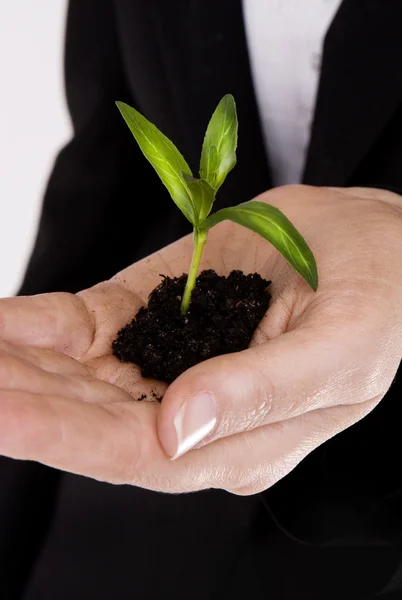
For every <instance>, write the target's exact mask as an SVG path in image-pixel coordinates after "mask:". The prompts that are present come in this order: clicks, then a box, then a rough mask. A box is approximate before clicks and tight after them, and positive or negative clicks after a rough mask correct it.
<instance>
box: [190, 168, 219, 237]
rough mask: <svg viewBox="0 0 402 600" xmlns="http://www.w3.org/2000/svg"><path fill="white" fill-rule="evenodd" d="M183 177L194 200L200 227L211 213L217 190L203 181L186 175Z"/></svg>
mask: <svg viewBox="0 0 402 600" xmlns="http://www.w3.org/2000/svg"><path fill="white" fill-rule="evenodd" d="M183 177H184V179H185V181H186V183H187V187H188V190H189V192H190V195H191V198H192V202H193V207H194V212H195V219H196V221H197V225H198V223H201V222H202V221H203V220H204V219H206V217H207V216H208V215H209V213H210V212H211V208H212V205H213V203H214V200H215V190H214V189H212V188H211V186H210V185H209V183H208V182H206V181H204V180H203V179H196V178H195V177H192V176H191V175H187V174H186V173H183Z"/></svg>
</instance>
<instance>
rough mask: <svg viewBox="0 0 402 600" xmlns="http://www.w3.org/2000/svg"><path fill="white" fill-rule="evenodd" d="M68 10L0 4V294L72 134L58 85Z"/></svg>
mask: <svg viewBox="0 0 402 600" xmlns="http://www.w3.org/2000/svg"><path fill="white" fill-rule="evenodd" d="M82 1H83V2H85V0H82ZM66 5H67V2H66V0H8V1H7V0H1V1H0V296H9V295H12V294H14V293H15V292H16V291H17V289H18V286H19V284H20V281H21V278H22V276H23V272H24V269H25V266H26V262H27V259H28V257H29V253H30V251H31V247H32V244H33V241H34V235H35V232H36V226H37V219H38V214H39V209H40V206H41V202H42V196H43V191H44V187H45V185H46V182H47V179H48V176H49V173H50V170H51V167H52V163H53V161H54V158H55V155H56V153H57V151H58V150H59V149H60V147H61V146H62V145H63V144H64V143H65V142H66V141H67V140H68V138H69V136H70V135H71V128H70V122H69V118H68V115H67V109H66V105H65V99H64V82H63V43H64V29H65V12H66Z"/></svg>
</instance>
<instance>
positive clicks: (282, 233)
mask: <svg viewBox="0 0 402 600" xmlns="http://www.w3.org/2000/svg"><path fill="white" fill-rule="evenodd" d="M226 219H229V220H230V221H234V222H235V223H238V224H239V225H243V226H244V227H247V228H248V229H251V230H252V231H255V232H256V233H258V234H259V235H261V236H262V237H263V238H265V239H266V240H268V242H271V244H272V245H273V246H274V247H275V248H276V249H277V250H278V251H279V252H280V253H281V254H282V256H283V257H284V258H285V259H286V260H287V261H288V263H289V264H290V265H291V266H292V267H293V268H294V269H295V271H297V273H299V274H300V275H301V276H302V277H303V278H304V279H305V280H306V281H307V283H308V284H309V285H310V287H312V288H313V290H314V291H316V290H317V286H318V273H317V265H316V262H315V259H314V256H313V253H312V252H311V250H310V248H309V247H308V245H307V242H306V241H305V239H304V238H303V237H302V235H301V234H300V233H299V232H298V231H297V229H296V228H295V227H294V225H292V223H291V222H290V221H289V219H288V218H287V217H286V216H285V215H284V214H283V212H281V211H280V210H279V209H278V208H276V207H274V206H271V205H270V204H265V202H256V201H251V202H244V203H243V204H239V205H238V206H234V207H233V208H223V209H222V210H219V211H218V212H216V213H215V214H213V215H211V216H210V217H208V219H206V220H205V221H204V223H202V228H203V229H204V228H205V229H210V228H211V227H214V226H215V225H217V224H218V223H220V222H221V221H224V220H226Z"/></svg>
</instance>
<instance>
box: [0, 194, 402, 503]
mask: <svg viewBox="0 0 402 600" xmlns="http://www.w3.org/2000/svg"><path fill="white" fill-rule="evenodd" d="M258 200H260V201H264V202H269V203H271V204H274V205H275V206H277V207H278V208H280V209H281V210H282V211H283V212H284V213H285V214H286V215H287V216H288V217H289V218H290V220H291V221H292V222H293V223H294V224H295V226H296V227H297V228H298V229H299V230H300V231H301V232H302V234H303V235H304V237H305V238H306V240H307V242H308V243H309V245H310V247H311V248H312V250H313V253H314V255H315V257H316V260H317V264H318V270H319V277H320V279H319V288H318V291H317V292H316V293H314V292H313V291H311V289H310V288H309V287H308V286H307V284H306V283H305V282H304V281H303V280H302V279H301V278H300V277H299V276H298V275H297V274H296V273H295V272H294V271H293V270H292V269H291V268H290V267H289V266H288V265H287V263H286V262H285V261H284V259H283V258H282V257H281V256H280V255H279V254H278V253H277V252H276V251H275V250H274V249H273V248H272V247H271V246H270V244H268V243H267V242H266V241H265V240H263V239H261V238H259V237H258V236H257V235H255V234H253V233H251V232H249V231H248V230H247V229H245V228H242V227H239V226H237V225H234V224H232V223H229V222H225V223H222V224H221V225H219V226H217V227H216V228H215V229H213V230H212V231H211V233H210V236H209V240H208V243H207V246H206V250H205V254H204V260H203V264H202V267H203V268H214V269H216V270H217V271H218V272H219V273H222V274H228V273H229V272H230V271H231V270H232V269H234V268H240V269H243V270H244V271H246V272H254V271H259V272H260V273H261V274H262V275H263V276H264V277H266V278H269V279H272V280H273V285H272V290H271V292H272V294H273V300H272V303H271V307H270V309H269V311H268V312H267V315H266V316H265V318H264V319H263V321H262V322H261V324H260V326H259V328H258V330H257V332H256V334H255V336H254V339H253V342H252V344H251V347H250V348H249V349H248V350H246V351H244V352H240V353H237V354H233V355H226V356H222V357H218V358H214V359H211V360H209V361H207V362H205V363H202V364H200V365H197V366H196V367H194V368H192V369H190V370H189V371H187V372H186V373H184V374H183V375H182V376H181V377H179V378H178V379H177V380H176V381H175V382H174V383H173V384H172V385H171V386H170V387H169V388H168V389H167V390H166V386H164V385H163V384H161V383H157V382H153V381H151V380H144V379H142V378H141V376H140V375H139V372H138V369H137V368H136V367H135V366H134V365H131V364H120V363H119V362H118V360H117V359H116V358H114V357H113V356H112V355H111V352H110V349H111V342H112V340H113V339H114V337H115V335H116V332H117V330H118V329H119V328H120V327H122V326H123V325H125V324H126V323H127V322H128V321H129V320H130V319H131V318H132V317H133V315H134V314H135V312H136V311H137V309H138V308H139V307H140V306H141V305H142V304H144V303H145V302H146V299H147V296H148V294H149V293H150V291H151V290H152V288H153V287H154V286H155V285H157V284H158V283H159V281H160V278H159V273H165V274H169V275H180V274H182V273H183V272H185V271H186V270H187V269H188V265H189V262H190V258H191V250H192V243H191V238H190V237H187V238H183V239H182V240H179V241H178V242H176V243H174V244H172V245H170V246H168V247H166V248H164V249H163V250H161V251H160V252H158V253H156V254H154V255H152V256H150V257H148V258H146V259H145V260H143V261H141V262H138V263H136V264H134V265H132V266H131V267H129V268H127V269H126V270H124V271H122V272H121V273H119V274H117V275H116V276H115V277H114V278H112V279H111V280H110V281H107V282H104V283H101V284H99V285H97V286H95V287H93V288H91V289H88V290H85V291H83V292H81V293H79V294H77V295H70V294H64V293H62V294H46V295H40V296H33V297H25V298H13V299H4V300H1V301H0V339H1V342H0V344H1V345H0V353H1V360H0V453H1V454H3V455H5V456H9V457H12V458H17V459H30V460H34V461H39V462H41V463H44V464H47V465H51V466H53V467H57V468H59V469H62V470H66V471H70V472H73V473H78V474H82V475H85V476H88V477H92V478H95V479H98V480H101V481H108V482H111V483H115V484H132V485H137V486H141V487H145V488H148V489H152V490H160V491H163V492H189V491H195V490H201V489H205V488H220V489H225V490H228V491H230V492H232V493H236V494H254V493H257V492H259V491H262V490H264V489H267V488H268V487H270V486H272V485H273V484H274V483H275V482H276V481H278V480H279V479H281V478H282V477H284V476H286V475H287V473H289V472H290V471H291V470H292V469H293V468H294V467H295V466H296V465H297V464H298V463H299V462H300V461H301V460H302V459H303V458H304V457H305V456H306V455H307V454H308V453H309V452H311V451H312V450H313V449H314V448H316V447H317V446H319V445H320V444H322V443H323V442H325V441H326V440H328V439H329V438H331V437H332V436H334V435H336V434H337V433H338V432H340V431H342V430H344V429H345V428H347V427H349V426H351V425H353V424H354V423H356V422H357V421H359V420H360V419H362V418H363V417H364V416H365V415H367V414H368V413H369V412H370V411H371V410H372V409H374V408H375V406H376V405H377V404H378V403H379V402H380V400H381V399H382V398H383V396H384V395H385V393H386V392H387V390H388V389H389V387H390V385H391V383H392V380H393V378H394V377H395V374H396V371H397V368H398V366H399V363H400V361H401V357H402V335H401V333H402V271H401V269H400V265H399V262H400V261H399V260H397V259H396V257H398V256H401V253H402V200H401V198H400V197H399V196H397V195H395V194H391V193H388V192H384V191H381V190H370V189H360V188H359V189H358V188H354V189H352V188H349V189H335V188H332V189H330V188H312V187H307V186H286V187H282V188H277V189H275V190H273V191H270V192H267V193H265V194H263V195H262V196H260V197H259V198H258ZM151 390H153V391H155V392H156V393H157V394H163V393H164V392H165V391H166V393H165V396H164V399H163V402H162V405H159V404H158V403H156V402H152V401H149V402H147V401H143V402H137V401H136V400H135V399H136V398H138V397H139V396H141V394H143V393H150V391H151ZM199 394H208V398H211V397H212V401H210V402H212V404H213V405H214V406H215V408H216V411H217V413H216V420H215V422H214V423H215V424H214V427H213V430H212V431H210V432H209V433H208V435H207V437H206V438H205V439H203V440H202V441H200V440H198V442H197V448H196V449H193V450H189V451H187V452H186V453H185V454H182V455H181V456H180V457H178V458H176V459H175V460H171V457H172V456H174V455H176V454H177V433H176V429H175V427H174V421H175V417H176V415H177V413H178V411H180V410H181V413H183V409H182V407H183V405H184V403H185V402H193V400H194V398H196V397H197V396H198V395H199ZM188 406H189V404H188V403H187V404H186V407H188ZM201 412H202V411H201ZM201 416H202V415H201ZM204 416H205V415H204ZM176 423H177V419H176ZM188 424H189V422H188V423H187V426H188ZM190 424H191V423H190Z"/></svg>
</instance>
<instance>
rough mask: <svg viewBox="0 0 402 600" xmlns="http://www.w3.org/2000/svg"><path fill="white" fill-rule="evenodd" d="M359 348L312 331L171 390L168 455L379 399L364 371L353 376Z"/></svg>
mask: <svg viewBox="0 0 402 600" xmlns="http://www.w3.org/2000/svg"><path fill="white" fill-rule="evenodd" d="M352 346H353V344H350V345H348V344H347V343H345V340H344V338H343V337H342V336H341V335H339V334H338V333H336V334H334V335H332V336H325V335H320V336H318V335H314V333H313V332H312V329H311V328H305V329H299V330H295V331H291V332H288V333H285V334H283V335H281V336H279V337H277V338H275V339H273V340H271V341H268V342H265V343H264V344H261V345H259V346H254V347H252V348H250V349H248V350H245V351H243V352H238V353H235V354H229V355H224V356H220V357H217V358H213V359H210V360H208V361H206V362H204V363H201V364H199V365H197V366H195V367H193V368H192V369H189V370H188V371H186V372H185V373H184V374H183V375H181V376H180V377H179V378H178V379H177V380H176V381H175V382H174V383H173V384H172V385H171V386H170V387H169V388H168V390H167V392H166V394H165V397H164V399H163V402H162V406H161V410H160V411H159V414H158V434H159V439H160V442H161V444H162V446H163V448H164V450H165V452H166V454H167V455H168V456H169V457H171V458H172V459H176V458H178V457H179V456H181V455H182V454H184V453H185V452H187V451H188V450H190V449H192V448H194V447H196V446H198V445H204V444H205V443H210V442H212V441H214V440H216V439H219V438H224V437H227V436H230V435H234V434H237V433H240V432H243V431H249V430H252V429H255V428H256V427H260V426H263V425H267V424H269V423H274V422H278V421H283V420H287V419H290V418H293V417H296V416H298V415H300V414H303V413H305V412H308V411H311V410H315V409H317V408H323V407H326V406H334V405H337V404H347V403H351V402H357V401H364V400H368V399H371V398H373V397H374V396H375V395H376V394H375V393H374V391H370V390H368V389H367V386H365V385H364V380H365V379H364V378H365V375H364V373H363V370H362V373H359V370H358V369H357V370H354V369H351V368H350V367H351V364H353V361H352V359H353V358H354V359H355V358H356V349H355V348H353V347H352ZM363 360H364V358H363ZM368 379H370V380H372V378H368ZM201 442H202V444H201Z"/></svg>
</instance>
